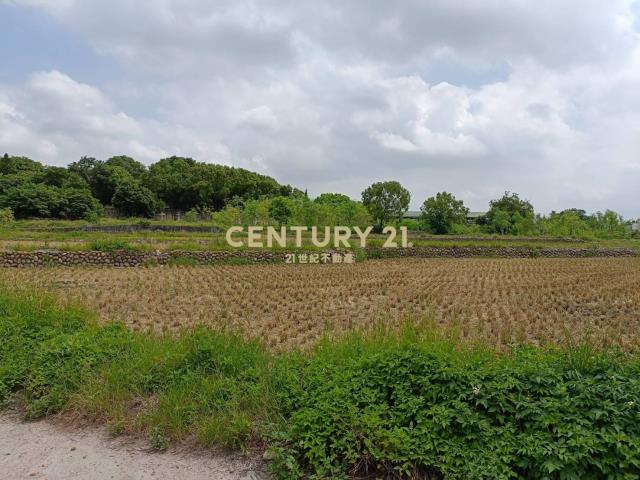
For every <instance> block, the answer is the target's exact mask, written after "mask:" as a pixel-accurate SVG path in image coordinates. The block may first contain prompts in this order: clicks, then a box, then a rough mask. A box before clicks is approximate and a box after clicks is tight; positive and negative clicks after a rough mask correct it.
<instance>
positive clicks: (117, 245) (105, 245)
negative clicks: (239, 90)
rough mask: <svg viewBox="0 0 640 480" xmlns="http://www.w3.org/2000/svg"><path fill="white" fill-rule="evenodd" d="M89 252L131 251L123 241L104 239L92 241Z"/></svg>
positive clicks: (129, 246)
mask: <svg viewBox="0 0 640 480" xmlns="http://www.w3.org/2000/svg"><path fill="white" fill-rule="evenodd" d="M89 250H97V251H98V252H113V251H115V250H132V247H131V245H129V244H128V243H127V242H126V241H124V240H116V239H106V240H102V239H99V240H94V241H93V242H91V243H90V244H89Z"/></svg>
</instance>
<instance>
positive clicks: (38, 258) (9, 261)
mask: <svg viewBox="0 0 640 480" xmlns="http://www.w3.org/2000/svg"><path fill="white" fill-rule="evenodd" d="M365 252H366V255H367V257H368V258H371V259H375V258H401V257H420V258H474V257H475V258H477V257H489V258H491V257H493V258H535V257H546V258H586V257H638V256H640V254H639V252H637V251H635V250H631V249H595V250H594V249H590V250H589V249H579V248H539V249H535V248H530V247H482V246H477V247H476V246H473V247H413V248H399V249H381V248H367V249H365ZM284 255H285V252H273V251H269V250H219V251H207V252H190V251H172V252H136V251H113V252H97V251H89V252H86V251H84V252H59V251H35V252H0V267H36V266H69V267H72V266H81V265H83V266H109V267H137V266H149V265H156V264H158V265H167V264H171V263H180V262H183V263H187V264H188V263H194V264H199V265H210V264H216V263H229V262H231V263H233V262H238V263H241V262H242V263H244V262H247V263H275V262H282V261H284Z"/></svg>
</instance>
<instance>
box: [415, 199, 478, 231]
mask: <svg viewBox="0 0 640 480" xmlns="http://www.w3.org/2000/svg"><path fill="white" fill-rule="evenodd" d="M421 211H422V219H423V221H424V222H425V223H426V225H427V227H428V228H429V229H430V230H431V231H432V232H433V233H438V234H444V233H449V232H451V229H452V227H453V225H455V224H463V223H465V222H466V219H467V214H468V213H469V209H468V208H466V207H465V206H464V203H463V202H462V200H456V197H454V196H453V195H452V194H450V193H447V192H439V193H437V194H436V196H435V197H430V198H427V199H426V200H425V201H424V203H423V204H422V207H421Z"/></svg>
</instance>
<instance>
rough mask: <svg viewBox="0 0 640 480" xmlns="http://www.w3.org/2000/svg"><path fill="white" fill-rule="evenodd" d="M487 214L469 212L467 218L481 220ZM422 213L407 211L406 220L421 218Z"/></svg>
mask: <svg viewBox="0 0 640 480" xmlns="http://www.w3.org/2000/svg"><path fill="white" fill-rule="evenodd" d="M486 214H487V212H469V213H468V214H467V218H480V217H484V216H485V215H486ZM420 215H422V212H421V211H420V210H407V211H406V212H405V214H404V218H420Z"/></svg>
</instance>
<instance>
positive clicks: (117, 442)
mask: <svg viewBox="0 0 640 480" xmlns="http://www.w3.org/2000/svg"><path fill="white" fill-rule="evenodd" d="M255 463H257V462H251V461H250V460H248V459H246V458H244V457H241V456H234V455H219V454H217V455H215V456H214V455H213V454H205V453H199V454H188V453H187V454H186V453H182V452H176V451H169V452H166V453H154V452H150V451H149V450H148V445H147V444H146V442H143V441H140V440H133V439H130V438H119V439H113V438H111V437H110V436H109V434H108V433H107V432H106V431H105V430H104V429H96V428H89V429H82V430H75V429H70V428H66V427H63V426H60V425H54V424H52V423H49V422H47V421H40V422H29V423H25V422H22V421H21V420H20V419H19V418H18V416H17V415H15V414H14V413H11V412H9V413H7V412H4V413H0V478H2V479H3V480H19V479H29V480H31V479H36V480H44V479H46V480H85V479H92V480H151V479H153V480H163V479H167V480H173V479H180V480H205V479H206V480H263V479H266V478H267V475H266V474H265V473H264V471H263V470H262V466H261V465H255Z"/></svg>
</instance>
